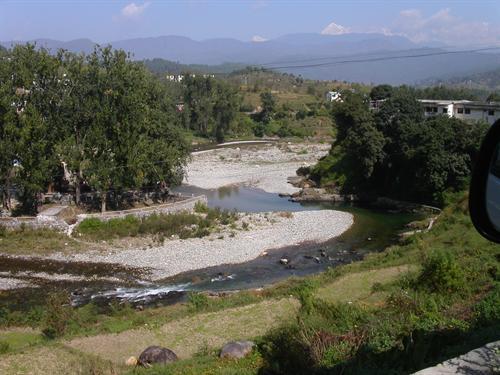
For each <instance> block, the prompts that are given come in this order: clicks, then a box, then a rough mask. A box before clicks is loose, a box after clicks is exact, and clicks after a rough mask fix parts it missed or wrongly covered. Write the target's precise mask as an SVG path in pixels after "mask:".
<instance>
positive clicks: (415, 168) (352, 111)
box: [312, 90, 488, 204]
mask: <svg viewBox="0 0 500 375" xmlns="http://www.w3.org/2000/svg"><path fill="white" fill-rule="evenodd" d="M333 117H334V119H335V122H336V124H337V127H338V134H337V139H336V141H335V142H334V144H333V146H332V150H331V151H330V154H329V155H328V156H327V157H326V158H324V159H323V160H321V161H320V162H319V163H318V164H317V165H316V166H315V167H314V168H313V170H312V177H313V178H315V179H317V180H318V181H320V182H321V183H322V184H323V185H329V186H334V187H335V188H336V189H338V190H340V191H342V192H344V193H358V194H376V195H379V196H389V197H393V198H396V199H402V200H410V201H416V202H423V203H434V204H439V203H441V200H442V194H443V192H444V191H445V190H447V189H456V190H458V189H461V188H463V187H465V186H466V182H467V179H468V177H469V175H470V172H471V168H472V164H473V162H474V159H475V156H476V154H477V152H478V150H479V146H480V141H481V139H482V137H483V135H484V134H485V132H486V131H487V129H488V125H487V124H486V123H474V124H469V123H466V122H464V121H461V120H458V119H455V118H450V117H448V116H442V115H439V116H436V117H432V118H428V119H424V117H423V111H422V108H421V105H420V103H419V102H418V101H417V100H416V97H415V93H414V92H413V91H412V90H398V91H397V92H396V93H394V94H393V95H392V96H391V97H390V98H388V99H387V100H386V101H385V102H384V104H383V105H382V107H381V108H380V110H379V111H378V112H376V113H372V112H371V111H370V110H369V109H368V105H367V104H366V102H365V99H364V97H363V96H361V95H359V94H351V95H348V96H346V98H345V100H344V102H343V103H339V104H338V105H337V106H336V108H335V109H334V111H333Z"/></svg>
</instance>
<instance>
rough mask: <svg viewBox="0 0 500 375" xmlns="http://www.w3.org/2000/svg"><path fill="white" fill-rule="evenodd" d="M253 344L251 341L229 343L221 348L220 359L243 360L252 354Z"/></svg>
mask: <svg viewBox="0 0 500 375" xmlns="http://www.w3.org/2000/svg"><path fill="white" fill-rule="evenodd" d="M254 346H255V344H254V343H253V342H252V341H231V342H228V343H227V344H226V345H224V346H223V347H222V350H221V351H220V357H221V358H232V359H237V358H243V357H246V356H247V355H248V354H250V353H251V352H252V349H253V347H254Z"/></svg>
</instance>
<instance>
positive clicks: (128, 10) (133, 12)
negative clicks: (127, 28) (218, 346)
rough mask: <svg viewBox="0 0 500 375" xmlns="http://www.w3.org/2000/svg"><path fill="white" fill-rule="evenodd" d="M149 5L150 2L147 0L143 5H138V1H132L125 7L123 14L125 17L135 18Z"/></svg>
mask: <svg viewBox="0 0 500 375" xmlns="http://www.w3.org/2000/svg"><path fill="white" fill-rule="evenodd" d="M148 6H149V2H145V3H143V4H142V5H137V4H136V3H130V4H128V5H126V6H125V7H123V9H122V11H121V15H122V16H123V17H125V18H133V17H137V16H140V15H141V14H142V13H144V11H145V10H146V8H147V7H148Z"/></svg>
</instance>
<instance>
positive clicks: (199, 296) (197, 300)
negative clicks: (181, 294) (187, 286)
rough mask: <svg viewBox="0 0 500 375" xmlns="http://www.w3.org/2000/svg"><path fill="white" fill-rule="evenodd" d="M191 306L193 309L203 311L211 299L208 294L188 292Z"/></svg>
mask: <svg viewBox="0 0 500 375" xmlns="http://www.w3.org/2000/svg"><path fill="white" fill-rule="evenodd" d="M188 303H189V307H190V309H191V310H193V311H203V310H205V309H206V308H207V307H208V304H209V300H208V297H207V295H206V294H203V293H196V292H190V293H189V294H188Z"/></svg>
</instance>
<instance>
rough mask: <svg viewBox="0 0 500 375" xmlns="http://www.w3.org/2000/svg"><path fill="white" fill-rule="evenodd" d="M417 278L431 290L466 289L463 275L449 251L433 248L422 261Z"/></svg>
mask: <svg viewBox="0 0 500 375" xmlns="http://www.w3.org/2000/svg"><path fill="white" fill-rule="evenodd" d="M422 266H423V267H422V272H421V273H420V276H419V277H418V279H417V283H418V285H417V287H418V286H421V287H424V288H426V289H428V290H429V291H431V292H440V293H443V292H448V291H449V292H457V291H460V290H465V289H466V282H465V275H464V271H463V270H462V268H461V267H460V266H459V264H458V263H457V261H456V260H455V257H454V256H453V254H451V252H449V251H443V250H435V251H433V252H432V253H431V254H430V256H429V257H428V258H427V259H426V260H425V261H424V263H423V265H422Z"/></svg>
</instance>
